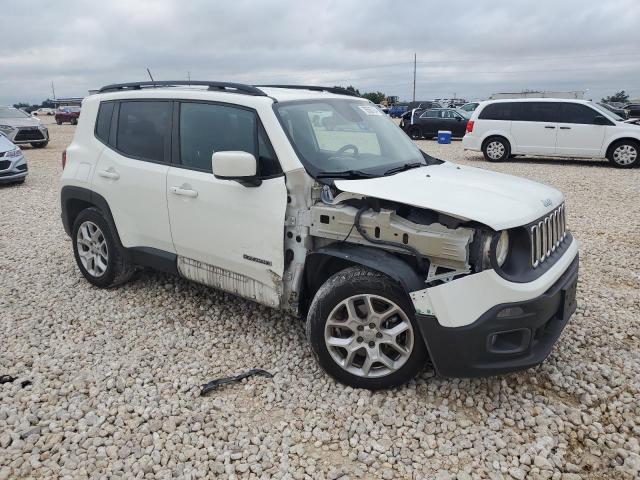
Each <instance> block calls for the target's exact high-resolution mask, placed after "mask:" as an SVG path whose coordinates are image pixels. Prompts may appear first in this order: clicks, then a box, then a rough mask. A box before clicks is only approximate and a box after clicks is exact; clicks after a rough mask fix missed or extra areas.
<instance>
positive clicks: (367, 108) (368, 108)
mask: <svg viewBox="0 0 640 480" xmlns="http://www.w3.org/2000/svg"><path fill="white" fill-rule="evenodd" d="M358 108H359V109H360V110H362V111H363V112H364V113H366V114H367V115H382V111H380V110H378V107H374V106H373V105H358Z"/></svg>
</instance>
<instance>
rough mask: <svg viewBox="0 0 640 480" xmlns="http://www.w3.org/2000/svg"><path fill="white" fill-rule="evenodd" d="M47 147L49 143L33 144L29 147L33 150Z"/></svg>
mask: <svg viewBox="0 0 640 480" xmlns="http://www.w3.org/2000/svg"><path fill="white" fill-rule="evenodd" d="M47 145H49V142H35V143H32V144H31V147H33V148H44V147H46V146H47Z"/></svg>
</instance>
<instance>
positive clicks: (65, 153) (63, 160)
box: [62, 150, 67, 170]
mask: <svg viewBox="0 0 640 480" xmlns="http://www.w3.org/2000/svg"><path fill="white" fill-rule="evenodd" d="M66 164H67V151H66V150H63V151H62V169H63V170H64V166H65V165H66Z"/></svg>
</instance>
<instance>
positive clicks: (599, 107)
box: [591, 103, 624, 122]
mask: <svg viewBox="0 0 640 480" xmlns="http://www.w3.org/2000/svg"><path fill="white" fill-rule="evenodd" d="M591 106H592V107H594V108H595V109H596V110H599V111H600V112H601V113H604V114H605V117H606V116H609V117H611V118H613V119H614V120H616V121H618V122H623V121H624V118H622V117H621V116H620V115H618V114H617V113H613V112H612V111H611V110H609V109H608V108H606V107H603V106H602V105H600V104H599V103H592V104H591Z"/></svg>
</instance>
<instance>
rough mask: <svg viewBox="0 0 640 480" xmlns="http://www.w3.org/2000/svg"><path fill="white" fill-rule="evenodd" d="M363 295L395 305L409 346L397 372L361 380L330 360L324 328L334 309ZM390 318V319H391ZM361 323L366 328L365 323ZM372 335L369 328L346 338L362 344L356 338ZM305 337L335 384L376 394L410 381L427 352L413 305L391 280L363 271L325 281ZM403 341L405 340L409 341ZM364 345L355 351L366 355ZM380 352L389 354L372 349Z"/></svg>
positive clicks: (349, 271) (354, 270)
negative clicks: (381, 298) (402, 314)
mask: <svg viewBox="0 0 640 480" xmlns="http://www.w3.org/2000/svg"><path fill="white" fill-rule="evenodd" d="M365 294H369V295H374V296H376V297H383V299H384V301H390V302H392V303H395V305H396V306H397V307H399V308H400V309H401V310H402V312H403V313H404V319H403V322H404V323H405V324H406V321H407V320H408V321H409V322H410V324H411V331H412V339H413V346H412V348H411V349H410V351H409V352H408V358H407V359H406V360H404V363H403V364H402V365H401V366H400V367H399V368H398V369H397V370H395V371H391V372H389V373H388V374H385V375H384V376H379V377H372V376H369V377H365V376H362V375H357V374H354V373H351V372H348V371H347V370H345V369H344V368H343V367H342V366H341V365H339V364H338V363H337V360H334V358H333V357H332V354H331V353H330V352H329V349H328V347H327V344H326V343H325V328H326V324H327V321H328V320H329V316H330V315H331V314H332V312H334V310H335V309H336V307H338V306H339V305H340V303H341V302H343V301H345V300H346V299H348V298H350V297H352V296H358V295H365ZM336 311H337V310H336ZM345 311H346V310H345ZM390 318H394V316H392V317H390ZM397 318H400V316H399V315H398V316H397ZM362 321H363V322H364V324H366V322H367V321H369V320H362ZM371 325H372V324H371ZM360 328H362V329H367V328H368V325H367V326H364V325H363V326H362V327H360V326H359V327H358V330H359V329H360ZM375 331H378V330H372V329H370V328H369V329H368V330H366V331H363V333H362V334H360V333H357V331H353V335H351V336H350V337H349V338H352V337H353V339H354V341H356V337H357V341H358V342H362V337H359V335H363V336H365V335H367V334H368V335H370V336H372V337H373V336H374V335H375ZM306 334H307V339H308V340H309V343H310V345H311V350H312V351H313V354H314V355H315V357H316V360H317V361H318V363H319V364H320V366H321V367H322V368H323V369H324V370H325V371H326V372H327V373H328V374H329V375H331V376H332V377H333V378H335V379H336V380H337V381H339V382H341V383H344V384H345V385H349V386H351V387H354V388H367V389H370V390H378V389H383V388H392V387H396V386H398V385H401V384H403V383H405V382H407V381H409V380H411V379H412V378H413V377H414V376H415V375H416V374H417V373H418V372H419V371H420V370H421V369H422V368H423V367H424V365H425V362H426V360H427V350H426V347H425V344H424V341H423V340H422V335H421V334H420V331H419V329H418V326H417V324H416V320H415V311H414V308H413V305H412V304H411V301H410V300H409V297H408V296H407V294H406V293H405V292H404V290H403V289H402V288H401V287H400V286H399V285H398V284H397V283H396V282H394V281H393V280H392V279H391V278H389V277H387V276H386V275H384V274H382V273H379V272H375V271H373V270H369V269H366V268H363V267H351V268H347V269H345V270H342V271H340V272H338V273H336V274H335V275H333V276H332V277H331V278H329V280H327V281H326V282H325V283H324V284H323V285H322V286H321V287H320V289H319V290H318V292H317V293H316V295H315V297H314V299H313V301H312V303H311V307H310V308H309V314H308V316H307V323H306ZM380 335H381V334H380ZM401 335H404V334H400V335H398V336H396V341H397V338H398V337H400V336H401ZM407 335H411V332H409V331H407ZM404 338H405V339H406V338H410V337H404ZM372 340H375V337H374V338H370V339H369V341H371V343H370V344H369V346H373V345H372V344H373V343H375V342H373V341H372ZM381 342H382V341H381ZM367 343H368V341H367V340H364V342H363V343H361V345H362V346H361V347H360V346H358V347H357V348H360V349H365V350H360V351H362V352H366V351H368V348H367ZM358 345H360V344H358ZM382 349H387V350H386V351H387V352H388V351H389V350H388V347H387V346H386V345H384V344H383V343H381V344H380V346H377V345H376V351H378V352H381V351H382ZM345 351H346V350H345ZM396 353H397V351H396ZM334 354H335V349H334ZM358 355H360V354H358ZM387 358H389V357H387ZM355 360H356V356H354V362H353V363H352V365H354V364H355ZM378 366H379V367H380V366H382V367H384V366H383V365H382V364H378ZM355 368H359V369H361V365H360V366H356V367H355ZM372 368H373V367H372ZM360 372H361V373H362V370H360Z"/></svg>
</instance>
